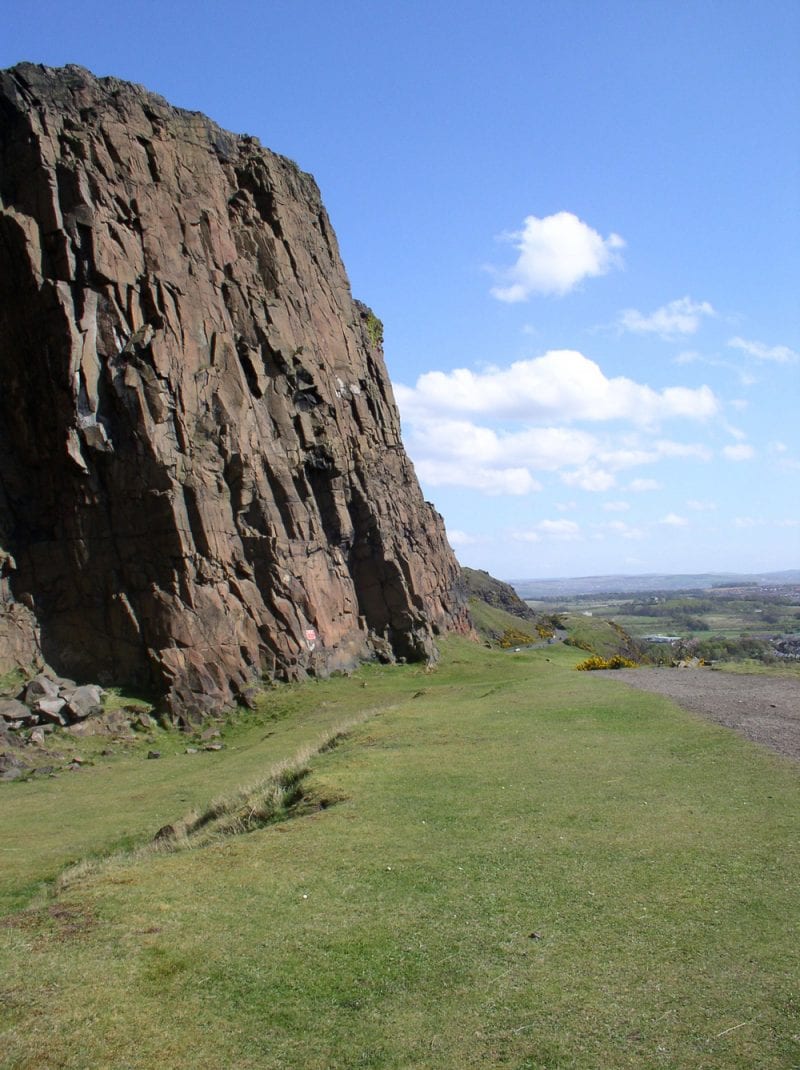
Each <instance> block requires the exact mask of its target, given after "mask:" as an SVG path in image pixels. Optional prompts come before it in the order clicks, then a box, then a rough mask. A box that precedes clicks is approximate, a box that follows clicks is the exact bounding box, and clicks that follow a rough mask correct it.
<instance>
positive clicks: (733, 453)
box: [722, 442, 756, 461]
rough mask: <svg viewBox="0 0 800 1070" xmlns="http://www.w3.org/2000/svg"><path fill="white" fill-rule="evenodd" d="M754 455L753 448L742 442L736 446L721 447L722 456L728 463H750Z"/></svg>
mask: <svg viewBox="0 0 800 1070" xmlns="http://www.w3.org/2000/svg"><path fill="white" fill-rule="evenodd" d="M755 455H756V452H755V450H754V449H753V447H752V446H748V445H747V444H746V443H744V442H740V443H739V444H738V445H736V446H723V448H722V456H723V457H725V458H726V459H727V460H729V461H750V460H752V459H753V457H755Z"/></svg>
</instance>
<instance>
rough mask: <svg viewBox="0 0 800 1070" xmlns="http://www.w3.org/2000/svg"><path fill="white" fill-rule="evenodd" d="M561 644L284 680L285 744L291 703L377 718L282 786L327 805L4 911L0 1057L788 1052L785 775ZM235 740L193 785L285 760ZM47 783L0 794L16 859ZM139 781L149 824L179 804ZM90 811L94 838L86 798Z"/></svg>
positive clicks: (414, 1058)
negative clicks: (579, 669)
mask: <svg viewBox="0 0 800 1070" xmlns="http://www.w3.org/2000/svg"><path fill="white" fill-rule="evenodd" d="M580 656H581V654H580V652H579V651H578V652H572V653H571V652H569V651H568V650H558V651H554V650H553V649H545V650H542V651H532V652H530V653H526V654H519V655H515V654H511V655H508V654H501V653H494V652H489V651H485V650H483V649H481V648H475V647H472V646H470V645H469V644H466V643H460V642H453V643H450V644H448V646H447V651H446V657H445V659H444V662H443V664H442V666H441V667H440V668H439V669H438V670H437V671H436V672H435V673H433V674H431V675H429V676H423V675H422V674H420V673H419V672H418V670H414V669H411V668H403V669H388V670H366V671H365V673H364V674H363V676H362V678H361V679H360V680H359V679H353V680H341V681H332V682H331V683H329V684H325V685H315V686H312V687H311V688H309V689H308V695H310V696H311V697H310V698H303V697H302V696H301V698H300V699H299V700H298V703H299V704H298V707H297V708H296V709H295V710H294V712H293V713H292V714H291V716H288V717H287V718H284V719H283V720H282V721H281V722H280V725H281V726H283V728H282V729H281V731H283V732H284V733H285V736H284V737H283V740H284V743H285V744H288V741H289V738H290V737H292V732H296V733H299V735H302V734H303V732H305V733H306V737H305V739H300V738H297V737H292V738H293V739H294V740H295V743H296V744H298V745H299V744H302V743H304V742H306V741H307V740H308V739H310V738H316V737H317V736H319V734H320V732H321V730H322V728H323V727H324V726H319V725H318V724H316V723H314V722H315V714H314V709H315V708H318V706H317V707H315V706H314V702H315V701H316V702H317V704H319V703H320V702H325V703H329V704H333V707H335V708H333V707H332V706H331V705H328V706H325V707H322V708H321V709H320V710H319V716H322V717H324V716H330V721H329V724H331V725H332V724H334V723H337V722H338V721H341V720H342V719H343V717H344V716H354V715H357V714H358V712H359V708H360V709H364V710H366V709H367V708H370V709H376V708H378V709H379V710H380V712H378V713H377V714H376V715H375V716H374V717H372V718H371V719H370V720H368V721H366V722H365V723H364V724H362V725H360V726H355V727H354V728H353V729H352V734H351V735H350V737H349V738H348V739H347V740H345V741H344V742H343V743H342V744H341V745H340V746H339V747H337V748H336V749H334V750H328V751H326V752H324V753H322V754H319V755H317V756H315V757H313V758H311V759H310V761H309V762H308V763H307V764H308V765H310V769H311V772H310V775H309V776H308V777H306V778H305V779H304V783H305V785H306V786H307V789H308V790H309V791H312V792H313V793H315V795H316V796H317V797H319V798H326V797H333V796H335V797H336V798H337V799H339V800H340V802H339V804H338V805H336V806H333V807H329V808H327V809H319V808H311V809H309V810H308V811H307V812H306V813H304V814H302V815H301V816H298V817H297V818H296V819H295V820H292V821H288V822H281V823H278V824H272V825H269V826H268V827H266V828H262V829H260V830H258V831H255V832H252V833H251V834H249V835H246V836H234V837H224V838H222V839H219V840H217V841H216V842H214V843H212V844H210V845H208V846H206V847H202V848H199V849H196V850H190V851H183V852H177V853H168V854H153V855H150V856H149V857H147V858H142V859H141V860H139V861H137V862H136V863H135V864H133V865H130V864H127V865H120V866H117V867H115V866H114V865H111V866H106V867H105V868H102V869H101V870H99V871H97V872H95V873H93V874H86V875H85V877H84V878H83V879H81V880H79V881H77V882H75V883H72V884H71V885H70V886H69V887H68V888H67V889H66V890H65V891H64V892H63V893H62V894H61V895H60V896H58V897H57V898H56V899H53V900H49V901H47V902H44V903H43V904H42V905H41V906H40V907H38V908H36V909H33V910H31V909H29V910H28V911H23V912H21V913H17V914H14V915H11V916H9V918H7V920H6V925H5V927H4V928H3V929H2V940H3V944H4V952H3V954H4V958H3V961H2V964H0V976H2V981H0V989H2V998H3V1000H4V1007H5V1012H4V1014H5V1023H4V1033H3V1035H2V1037H1V1038H0V1052H4V1053H5V1054H4V1055H0V1059H3V1060H4V1061H3V1062H2V1064H1V1065H4V1066H9V1067H11V1066H14V1067H22V1066H27V1067H34V1066H63V1067H89V1066H109V1067H137V1068H138V1067H142V1068H144V1067H152V1066H154V1065H163V1066H168V1067H174V1068H183V1067H186V1068H188V1067H205V1068H209V1070H210V1068H212V1067H213V1068H217V1067H220V1066H231V1067H237V1068H238V1067H242V1068H250V1067H253V1068H255V1067H265V1068H272V1067H276V1068H277V1067H281V1068H284V1067H304V1068H318V1070H322V1068H331V1067H342V1068H344V1067H347V1068H349V1067H359V1066H360V1067H381V1068H384V1067H392V1068H398V1070H399V1068H409V1067H419V1068H423V1067H425V1068H431V1067H441V1068H449V1067H464V1066H476V1067H478V1066H480V1067H485V1066H510V1067H516V1068H519V1070H522V1068H540V1067H541V1068H544V1067H547V1068H555V1067H558V1068H561V1067H565V1068H566V1067H570V1068H572V1067H575V1068H584V1070H597V1068H599V1067H603V1068H617V1067H629V1068H634V1067H635V1068H641V1067H643V1066H663V1067H669V1068H676V1067H681V1068H682V1070H683V1068H687V1070H692V1068H697V1070H699V1068H701V1067H702V1068H703V1070H709V1068H720V1070H721V1068H739V1067H743V1066H747V1067H750V1066H752V1067H759V1068H775V1070H777V1068H782V1070H785V1068H786V1067H788V1066H792V1065H794V1064H795V1063H797V1062H798V1051H800V1049H799V1048H798V1045H797V1040H796V1033H797V1026H796V1020H797V1005H796V1001H797V982H796V979H797V976H798V971H797V957H796V950H795V948H796V934H795V935H794V936H793V934H792V930H793V928H794V927H795V926H796V922H797V920H798V908H797V898H796V887H797V878H798V875H799V874H798V869H799V868H800V867H798V853H797V850H798V849H797V843H796V840H797V837H796V817H795V815H796V813H797V803H798V794H799V793H798V777H797V770H796V767H794V766H791V765H789V764H788V763H785V762H781V761H780V760H779V759H773V758H771V757H770V756H769V755H766V754H765V753H763V752H762V751H760V750H758V749H757V748H754V747H752V746H750V745H748V744H747V743H745V742H743V741H742V740H740V739H738V738H737V737H735V736H733V735H731V734H729V733H728V732H726V731H725V730H723V729H718V728H716V727H714V726H711V725H708V724H705V723H702V722H700V721H697V720H695V719H694V718H692V717H691V716H690V715H685V714H683V713H682V712H681V711H679V710H677V709H676V708H675V707H673V706H671V705H670V704H669V703H668V702H666V701H665V700H663V699H660V698H658V697H656V696H650V695H644V694H640V693H635V692H630V691H629V690H627V689H625V688H623V687H621V686H619V685H616V684H615V683H614V682H613V681H608V682H607V683H606V682H605V681H598V680H596V679H595V680H593V679H591V678H588V679H587V675H586V674H582V673H575V672H573V671H571V666H572V665H573V664H574V663H575V661H576V660H578V658H579V657H580ZM362 683H366V684H367V686H366V687H362V686H361V684H362ZM599 685H603V686H599ZM301 690H302V689H301ZM303 693H305V692H303ZM598 696H599V697H598ZM305 702H308V706H307V707H306V706H304V705H303V703H305ZM304 718H305V720H304ZM292 725H294V727H292ZM312 728H313V731H312ZM248 731H252V733H253V734H252V738H251V737H250V736H248V735H247V734H246V733H245V734H244V735H243V736H241V737H239V738H240V740H241V741H242V742H241V743H240V744H238V746H239V749H238V750H237V749H233V748H231V749H229V750H228V751H227V752H225V751H223V752H220V754H218V755H213V756H211V757H212V758H214V759H217V758H221V759H222V761H221V762H220V763H219V764H218V765H217V766H212V764H211V763H209V764H208V765H207V766H206V772H207V773H208V771H209V770H212V769H219V770H224V771H225V772H224V776H225V778H227V780H226V783H224V784H214V785H213V786H212V785H211V784H208V783H207V784H206V785H205V789H206V790H205V795H204V796H203V798H204V799H205V800H208V799H209V798H210V797H212V796H213V795H215V794H218V793H219V792H220V791H223V790H227V791H228V792H232V791H233V790H234V789H235V787H236V785H237V784H240V783H247V782H250V781H251V780H252V779H253V778H254V776H256V775H257V767H258V764H259V762H261V770H262V771H263V770H264V769H265V768H267V766H268V765H269V764H272V762H273V761H276V760H279V759H280V758H281V757H283V756H284V755H281V754H278V753H276V752H277V746H276V740H275V736H274V735H273V736H269V737H268V738H267V739H264V740H261V742H259V741H258V739H257V738H256V731H258V732H260V733H261V735H262V736H263V735H265V732H264V730H263V726H262V727H260V728H258V729H256V728H255V726H254V727H253V728H252V730H250V729H248ZM292 748H293V749H292V751H289V749H288V746H287V750H286V751H285V752H284V753H293V751H294V749H296V747H295V744H294V743H293V744H292ZM191 761H193V759H187V760H186V761H181V762H179V761H178V759H177V757H176V758H175V760H174V761H173V762H172V773H173V775H175V776H176V777H177V778H178V779H179V780H180V778H181V774H182V771H183V770H194V769H196V768H197V767H196V766H194V765H191V764H189V763H190V762H191ZM131 762H133V759H131ZM166 764H167V763H166V762H165V763H164V766H165V767H166ZM157 765H158V763H144V762H141V761H140V762H139V766H140V767H141V768H142V769H144V770H148V767H152V766H157ZM120 767H121V766H120ZM80 775H81V776H83V775H84V774H80ZM93 775H95V774H93V773H92V772H91V771H90V772H89V773H87V774H86V776H87V777H91V776H93ZM104 775H105V774H101V773H97V774H96V777H97V779H98V782H99V781H101V780H102V777H103V776H104ZM146 775H148V776H151V777H152V776H155V770H153V771H152V772H147V774H146ZM192 775H194V774H192ZM220 777H222V773H220ZM57 784H58V782H56V781H54V782H49V783H43V784H38V785H37V784H35V783H32V784H30V785H20V786H19V787H15V786H14V785H10V786H9V787H11V788H14V792H10V791H9V792H4V793H3V796H2V798H0V803H3V804H5V801H6V800H7V799H9V798H12V799H14V798H17V797H20V798H21V797H22V795H21V793H22V792H24V791H27V792H31V793H33V794H30V795H28V797H27V798H28V802H29V803H32V804H33V805H31V806H29V809H28V810H26V811H25V812H24V814H21V815H20V816H21V819H22V822H23V824H25V823H26V822H27V828H26V832H25V833H20V835H23V834H26V835H27V843H28V844H29V852H30V855H31V860H30V865H29V871H28V872H34V873H41V872H42V871H43V870H42V867H41V865H40V867H39V869H38V870H37V869H36V865H37V863H36V861H35V856H36V854H37V851H38V846H37V822H39V821H40V820H42V817H43V815H48V813H49V815H50V816H52V812H49V811H48V806H49V805H50V802H49V801H48V800H50V799H51V796H50V795H49V794H48V792H50V791H52V790H53V789H54V788H55V787H56V786H57ZM147 786H148V787H151V788H153V789H154V790H155V793H156V794H158V792H159V791H160V790H161V791H162V797H161V800H160V802H159V803H158V805H157V806H156V805H155V804H154V803H152V801H151V802H149V803H148V804H147V805H148V806H149V807H150V809H149V810H148V811H147V813H148V815H149V816H148V818H147V820H146V821H145V820H142V821H141V822H140V826H141V834H142V835H144V834H145V831H146V833H147V835H148V836H150V837H151V836H152V835H153V834H154V832H155V831H156V829H157V828H158V827H159V826H160V825H163V824H165V823H167V822H174V821H175V819H176V818H178V817H180V815H181V814H182V813H184V812H185V811H186V809H187V807H186V805H180V806H174V807H172V802H173V801H174V800H173V799H172V798H170V799H169V800H168V799H167V794H168V792H167V790H166V788H159V787H158V785H157V783H156V782H155V781H153V782H152V784H148V785H147ZM200 787H201V785H199V784H196V785H192V786H190V787H188V788H187V787H186V786H184V787H183V788H182V789H180V790H182V791H183V794H184V795H188V794H189V793H190V791H195V789H196V791H195V794H196V795H197V796H200V795H201V794H202V793H201V791H200ZM144 790H145V787H144V785H140V787H139V789H138V791H139V792H143V791H144ZM171 790H173V791H176V790H179V789H178V788H177V786H176V785H173V787H172V789H171ZM36 792H42V793H43V794H42V797H41V798H40V799H39V800H38V804H37V795H36V794H35V793H36ZM17 793H20V794H19V796H17ZM129 799H130V796H128V798H127V800H126V799H119V800H117V798H116V796H115V795H114V793H113V792H110V793H109V795H108V805H107V810H110V811H112V812H113V811H115V812H116V816H117V819H120V817H121V815H122V814H123V813H124V805H125V802H126V801H128V802H129ZM197 801H198V802H200V801H202V800H201V799H199V798H198V800H197ZM37 805H38V808H37ZM192 805H195V800H194V799H193V800H192ZM170 807H172V809H170ZM25 814H27V817H25ZM88 820H89V819H88V817H87V818H86V819H85V821H84V822H83V824H81V828H80V833H79V836H78V839H79V840H80V843H81V844H82V843H84V842H86V841H87V840H89V839H90V836H89V832H90V829H89V827H88V824H87V822H88ZM97 820H98V827H97V829H96V831H97V833H98V837H99V838H102V837H103V836H105V837H108V836H109V833H110V830H112V829H113V826H114V821H113V814H109V813H108V812H107V813H105V814H103V815H102V816H99V815H98V819H97ZM79 824H80V823H79ZM8 825H9V823H8V822H6V824H5V826H4V829H3V834H4V838H5V834H6V832H7V830H8ZM145 826H147V828H146V830H145ZM63 829H64V832H63V835H64V837H66V838H67V839H68V838H69V836H70V834H71V833H70V820H69V812H68V811H66V813H65V817H64V819H63ZM45 840H47V837H45ZM76 842H77V841H76ZM95 846H100V845H95ZM45 854H46V855H47V858H48V859H52V858H53V857H54V855H53V852H52V849H51V848H50V847H47V848H46V851H45ZM18 875H19V877H20V879H21V880H23V881H24V880H25V869H24V867H22V868H20V869H19V870H18Z"/></svg>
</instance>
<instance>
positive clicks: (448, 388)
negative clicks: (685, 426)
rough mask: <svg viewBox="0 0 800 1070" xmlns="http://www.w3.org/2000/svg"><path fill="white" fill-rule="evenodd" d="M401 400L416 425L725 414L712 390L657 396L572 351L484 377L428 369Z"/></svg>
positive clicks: (676, 390) (401, 391)
mask: <svg viewBox="0 0 800 1070" xmlns="http://www.w3.org/2000/svg"><path fill="white" fill-rule="evenodd" d="M395 396H396V398H397V402H398V404H399V406H400V409H401V412H402V413H403V416H404V418H406V419H411V420H413V419H414V418H417V417H419V416H422V415H425V414H427V415H430V416H431V417H433V418H434V419H437V420H438V419H441V417H442V414H443V413H448V414H449V413H465V414H466V413H468V414H491V415H492V416H494V417H495V418H497V419H503V418H514V419H525V420H528V421H541V420H550V419H558V420H560V421H569V420H587V421H604V420H628V421H630V422H632V423H636V424H640V425H645V424H650V423H653V422H654V421H657V420H662V419H669V418H678V417H683V418H689V419H704V418H706V417H709V416H713V415H714V414H715V413H716V412H717V411H718V409H719V402H718V401H717V398H716V397H715V396H714V393H713V391H712V390H711V389H710V388H709V387H708V386H701V387H697V388H689V387H682V386H674V387H666V388H665V389H664V390H661V391H656V390H653V389H652V387H649V386H646V385H645V384H642V383H636V382H634V381H633V380H632V379H627V378H625V377H624V376H617V377H615V378H611V379H609V378H607V377H606V376H605V375H604V373H603V371H602V370H601V368H600V366H599V365H598V364H596V363H595V362H594V361H593V360H589V359H588V358H587V357H585V356H584V355H583V354H582V353H579V352H577V351H576V350H570V349H564V350H551V351H549V352H548V353H545V354H544V356H541V357H536V358H533V359H531V360H520V361H515V362H514V363H513V364H511V365H509V366H508V367H505V368H497V367H494V368H489V369H487V370H485V371H480V372H473V371H470V369H468V368H456V369H454V370H453V371H451V372H440V371H432V372H426V373H425V374H424V375H421V376H420V377H419V379H417V383H416V386H415V387H413V388H411V387H407V386H404V385H403V384H402V383H398V384H396V386H395Z"/></svg>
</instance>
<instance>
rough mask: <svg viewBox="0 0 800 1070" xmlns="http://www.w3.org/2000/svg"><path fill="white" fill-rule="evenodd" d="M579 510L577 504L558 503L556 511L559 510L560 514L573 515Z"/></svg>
mask: <svg viewBox="0 0 800 1070" xmlns="http://www.w3.org/2000/svg"><path fill="white" fill-rule="evenodd" d="M577 508H578V503H577V502H556V509H558V511H559V513H571V512H572V511H573V510H574V509H577Z"/></svg>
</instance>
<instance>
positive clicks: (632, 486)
mask: <svg viewBox="0 0 800 1070" xmlns="http://www.w3.org/2000/svg"><path fill="white" fill-rule="evenodd" d="M628 490H632V491H634V493H636V494H642V493H644V492H645V491H648V490H661V484H660V483H659V482H658V480H657V479H632V480H631V481H630V483H629V484H628Z"/></svg>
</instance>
